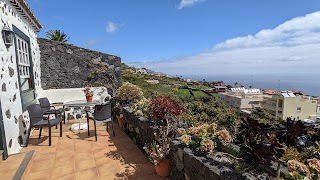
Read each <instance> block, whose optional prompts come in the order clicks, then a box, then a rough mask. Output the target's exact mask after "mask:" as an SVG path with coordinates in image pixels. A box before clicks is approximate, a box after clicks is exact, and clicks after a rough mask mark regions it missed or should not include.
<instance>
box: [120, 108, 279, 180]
mask: <svg viewBox="0 0 320 180" xmlns="http://www.w3.org/2000/svg"><path fill="white" fill-rule="evenodd" d="M123 117H124V125H125V132H126V133H127V134H128V136H129V137H130V138H131V139H132V141H133V142H134V143H135V144H137V146H138V147H139V149H141V151H142V152H144V150H143V147H144V146H145V144H147V143H150V142H152V141H153V140H154V139H155V136H154V134H155V133H157V132H158V131H157V127H158V125H157V124H156V123H154V122H153V121H150V120H148V119H146V118H143V117H137V116H135V115H134V114H133V110H132V109H131V108H130V107H124V108H123ZM218 149H219V150H223V151H224V152H226V153H220V154H219V152H215V153H214V154H213V155H211V156H208V155H206V154H204V153H201V152H197V151H194V150H191V149H190V148H188V147H186V146H183V145H182V144H181V143H180V142H179V141H178V140H174V141H172V142H171V143H170V154H169V159H170V163H171V173H170V179H266V178H269V175H268V174H267V173H261V171H255V169H257V167H251V168H250V167H249V168H247V171H245V172H243V171H242V170H239V171H237V170H234V167H235V164H234V162H235V161H234V159H232V156H237V155H236V154H237V153H238V152H239V151H240V150H239V147H237V146H235V145H230V146H220V147H219V148H218ZM227 152H228V153H230V154H233V155H231V156H225V155H226V154H227ZM144 153H145V152H144ZM260 168H263V169H265V170H268V169H269V170H271V171H274V168H269V167H265V166H261V167H260ZM248 169H249V170H248Z"/></svg>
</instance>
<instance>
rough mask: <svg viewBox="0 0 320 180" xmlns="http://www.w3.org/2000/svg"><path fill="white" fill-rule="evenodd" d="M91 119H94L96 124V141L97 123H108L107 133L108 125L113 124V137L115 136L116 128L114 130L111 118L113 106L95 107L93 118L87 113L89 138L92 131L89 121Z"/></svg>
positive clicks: (95, 133)
mask: <svg viewBox="0 0 320 180" xmlns="http://www.w3.org/2000/svg"><path fill="white" fill-rule="evenodd" d="M90 119H92V120H93V122H94V135H95V137H96V141H97V139H98V138H97V127H96V121H99V122H105V123H107V128H106V129H107V131H108V130H109V126H108V123H109V122H111V126H112V132H113V136H115V133H114V128H113V121H112V117H111V104H110V103H108V104H103V105H95V106H94V112H93V117H92V116H89V113H88V111H87V124H88V136H90V129H89V120H90Z"/></svg>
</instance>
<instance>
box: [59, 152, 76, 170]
mask: <svg viewBox="0 0 320 180" xmlns="http://www.w3.org/2000/svg"><path fill="white" fill-rule="evenodd" d="M68 164H75V157H74V155H73V154H69V156H64V157H60V158H56V159H55V161H54V167H60V166H63V165H68Z"/></svg>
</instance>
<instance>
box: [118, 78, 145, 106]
mask: <svg viewBox="0 0 320 180" xmlns="http://www.w3.org/2000/svg"><path fill="white" fill-rule="evenodd" d="M114 97H115V98H116V99H117V100H119V103H120V104H122V105H123V104H129V103H133V102H135V101H139V100H140V99H141V98H142V97H143V92H142V90H141V88H140V87H138V86H136V85H134V84H131V83H129V82H125V83H124V84H123V85H122V86H121V87H120V88H119V89H117V91H116V93H115V96H114Z"/></svg>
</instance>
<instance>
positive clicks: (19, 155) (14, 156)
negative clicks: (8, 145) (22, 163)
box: [6, 152, 26, 162]
mask: <svg viewBox="0 0 320 180" xmlns="http://www.w3.org/2000/svg"><path fill="white" fill-rule="evenodd" d="M25 156H26V152H23V153H17V154H12V155H10V156H9V157H8V159H6V161H7V162H9V161H12V160H17V159H20V160H23V159H24V157H25Z"/></svg>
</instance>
